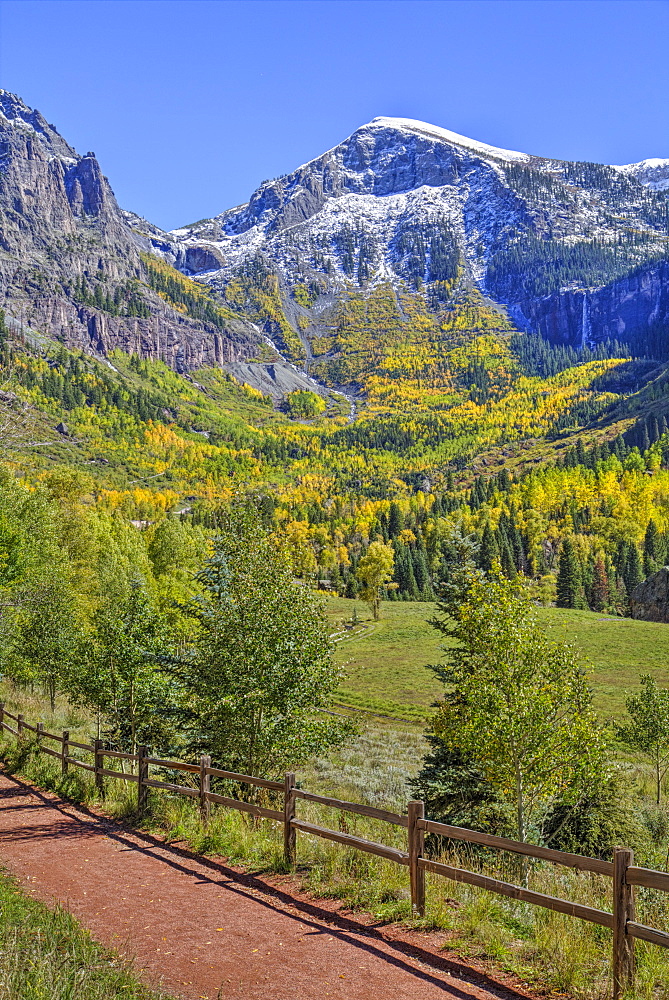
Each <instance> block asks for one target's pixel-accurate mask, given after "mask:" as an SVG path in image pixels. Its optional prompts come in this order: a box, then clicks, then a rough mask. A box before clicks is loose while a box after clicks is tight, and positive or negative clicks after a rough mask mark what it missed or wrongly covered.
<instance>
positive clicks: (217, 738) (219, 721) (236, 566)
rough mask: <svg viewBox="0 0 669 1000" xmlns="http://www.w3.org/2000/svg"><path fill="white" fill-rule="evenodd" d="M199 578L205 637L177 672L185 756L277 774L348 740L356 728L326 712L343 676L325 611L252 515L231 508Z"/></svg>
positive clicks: (198, 611)
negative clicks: (201, 755)
mask: <svg viewBox="0 0 669 1000" xmlns="http://www.w3.org/2000/svg"><path fill="white" fill-rule="evenodd" d="M198 578H199V582H200V585H201V587H202V590H203V594H202V596H201V598H199V599H198V600H196V601H195V602H194V603H193V605H192V607H191V613H192V615H193V616H194V617H195V619H196V621H197V625H198V633H197V637H196V639H195V641H194V643H193V645H192V647H191V650H190V652H189V654H188V655H185V656H182V657H181V658H179V660H178V661H174V664H173V666H172V671H171V672H172V674H173V676H174V678H175V681H176V682H177V683H178V684H179V686H180V691H181V701H180V706H181V708H180V711H181V719H182V725H183V727H184V740H185V744H186V746H185V749H187V750H190V751H192V750H196V751H198V752H200V753H211V754H212V755H213V756H214V759H215V760H216V762H217V764H219V765H221V766H223V767H225V768H227V769H229V770H233V771H237V772H242V773H246V774H256V775H261V776H270V775H271V776H273V777H279V776H280V775H281V774H282V773H283V772H284V771H285V770H286V768H288V767H291V768H292V767H295V766H297V765H299V764H300V763H301V762H302V761H304V760H305V759H307V758H309V757H311V756H313V755H314V754H317V753H322V752H324V751H325V750H326V749H327V748H328V747H331V746H335V745H338V744H340V743H341V742H343V740H344V739H345V738H346V735H347V734H348V733H349V732H350V731H351V727H350V725H349V724H348V723H347V722H344V721H342V720H339V719H335V718H333V717H331V716H329V715H322V714H319V713H320V712H321V710H323V709H327V707H328V705H329V703H330V700H331V698H332V696H333V694H334V692H335V690H336V688H337V687H338V685H339V682H340V677H341V671H340V670H339V669H338V668H337V667H336V666H335V665H334V664H333V662H332V655H331V654H332V642H331V639H330V627H329V625H328V622H327V620H326V618H325V615H324V612H323V608H322V604H321V602H320V600H319V598H318V596H317V595H316V594H314V592H313V591H312V590H310V589H309V588H308V587H305V586H304V585H302V584H300V583H295V582H294V580H293V576H292V572H291V569H290V561H289V559H288V557H287V555H286V554H284V553H282V552H281V551H278V550H277V549H276V547H275V545H274V544H273V543H272V540H271V539H270V538H269V537H268V536H267V535H265V534H264V532H263V531H262V529H261V527H260V525H259V522H258V520H257V519H256V518H255V517H254V516H253V514H252V513H250V512H247V511H245V510H243V509H233V510H232V512H231V513H230V515H229V517H228V519H227V522H226V524H225V526H224V529H223V531H222V534H221V535H220V536H218V537H217V538H216V540H215V549H214V552H213V554H212V555H211V557H210V558H209V559H208V560H207V562H206V563H205V565H204V568H203V569H202V571H201V572H200V573H199V574H198Z"/></svg>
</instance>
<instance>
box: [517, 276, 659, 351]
mask: <svg viewBox="0 0 669 1000" xmlns="http://www.w3.org/2000/svg"><path fill="white" fill-rule="evenodd" d="M523 311H524V312H525V314H526V315H527V316H528V318H529V319H530V321H531V324H532V326H533V327H534V328H535V329H536V330H537V331H538V332H539V333H541V334H542V335H543V336H544V337H546V339H547V340H550V341H551V342H552V343H554V344H571V345H576V346H579V345H581V344H582V343H584V342H589V343H591V344H592V343H597V342H600V341H604V340H607V339H611V340H613V339H618V340H625V339H627V338H628V337H629V336H630V335H632V334H633V335H635V336H636V337H641V338H643V337H644V335H646V334H648V333H650V332H651V331H652V330H653V329H658V328H660V327H662V326H667V325H669V260H664V261H659V262H657V263H654V264H647V265H645V266H644V267H639V268H637V269H635V270H634V271H633V272H632V273H631V274H629V275H626V276H625V277H624V278H620V279H618V280H617V281H612V282H611V283H610V284H608V285H604V287H603V288H597V289H595V290H594V291H585V290H578V291H565V292H559V293H556V294H555V295H550V296H547V297H546V298H542V299H539V300H535V301H531V300H530V301H526V302H525V303H524V304H523Z"/></svg>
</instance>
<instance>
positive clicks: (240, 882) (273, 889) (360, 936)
mask: <svg viewBox="0 0 669 1000" xmlns="http://www.w3.org/2000/svg"><path fill="white" fill-rule="evenodd" d="M0 773H2V774H3V776H4V777H5V778H6V779H7V780H9V781H11V782H12V783H13V784H12V786H10V788H8V789H7V788H5V789H0V812H4V811H6V810H8V809H9V810H21V809H26V810H36V809H46V808H48V809H50V810H54V811H57V812H59V813H60V814H61V817H62V821H61V822H59V823H58V824H57V825H56V827H55V828H54V825H53V823H49V824H47V823H44V824H40V825H39V826H37V827H34V826H32V825H31V827H30V830H28V829H26V830H25V832H24V833H23V834H19V835H18V836H19V837H20V836H23V837H24V839H26V840H34V841H36V840H43V839H45V838H48V839H59V838H60V839H62V838H64V837H72V838H75V837H80V836H81V833H82V828H85V829H86V833H87V834H88V835H89V836H95V835H98V836H104V837H106V838H109V839H111V840H114V841H115V842H116V843H117V844H119V845H122V846H123V848H124V849H126V850H132V851H134V852H137V853H139V854H143V855H144V856H146V857H149V858H151V859H153V860H154V861H158V862H160V863H161V864H164V865H167V866H168V867H169V868H170V869H171V870H172V871H175V872H178V873H179V874H181V875H185V876H188V877H189V878H191V879H194V880H195V881H196V882H197V883H200V884H202V883H203V882H207V883H210V884H212V885H216V886H218V887H219V888H223V889H226V890H227V891H228V892H232V893H235V894H237V895H239V896H240V897H242V898H245V899H247V900H251V901H253V902H254V903H255V904H256V905H257V906H260V907H263V908H264V909H266V910H269V911H273V912H274V913H277V914H281V915H282V916H284V917H287V918H288V919H290V920H293V921H295V922H296V923H299V924H301V925H302V926H303V927H304V928H305V931H304V933H305V935H318V934H328V935H331V936H332V937H334V938H338V939H339V940H340V941H341V942H344V943H346V944H348V945H351V946H353V947H355V948H357V949H359V950H361V951H363V952H365V953H366V954H368V955H369V957H372V958H376V959H379V960H382V961H384V962H386V963H387V964H389V965H392V966H394V967H395V968H398V969H401V970H402V971H404V972H408V973H410V974H411V975H412V976H414V977H415V978H416V980H421V981H423V982H426V983H430V984H431V985H433V986H437V987H439V988H441V989H443V990H444V992H447V993H448V994H449V995H451V996H453V997H454V998H456V1000H472V997H471V993H469V992H465V991H464V990H459V989H458V988H457V985H456V984H455V983H454V982H453V981H452V980H453V979H455V980H459V981H460V982H461V983H463V984H467V985H469V986H473V987H475V988H477V989H478V990H482V991H485V992H487V993H489V994H490V995H492V996H495V997H498V998H499V1000H527V997H528V994H525V993H522V992H520V991H518V990H516V989H514V988H513V987H512V986H508V985H506V984H503V983H500V982H498V981H497V980H495V979H492V978H490V977H489V976H488V975H486V974H485V973H483V972H478V971H476V970H474V969H472V968H471V967H470V966H468V965H465V964H464V963H460V962H458V961H457V960H454V959H452V958H446V957H444V956H441V955H439V954H437V953H436V952H434V951H431V950H429V949H427V948H424V947H421V946H420V945H418V944H414V943H411V942H408V941H401V940H397V939H393V938H390V937H387V936H386V935H384V934H383V933H382V932H381V930H380V929H379V928H380V927H381V926H383V925H382V924H380V923H379V924H368V923H362V922H360V921H357V920H356V919H355V918H354V917H351V916H349V915H345V914H342V913H339V912H336V911H332V910H328V909H326V908H324V907H321V906H319V905H318V904H317V903H316V902H314V901H311V900H308V899H304V898H303V897H301V896H300V895H294V894H292V893H291V892H290V891H289V890H287V889H285V888H282V887H280V886H277V885H276V884H274V883H273V882H272V881H271V878H270V877H269V876H268V877H265V876H264V875H263V873H262V872H239V871H236V870H235V869H233V868H230V867H228V866H227V865H226V864H224V863H223V862H220V861H216V860H215V859H213V858H208V857H204V856H203V855H198V854H195V853H193V852H192V851H189V850H187V849H186V848H184V847H180V846H177V845H175V844H169V843H166V842H165V841H164V840H161V839H160V838H158V837H155V836H153V835H152V834H149V833H146V832H144V831H141V830H137V829H135V828H133V827H132V826H130V825H129V824H125V823H123V822H121V821H116V820H113V819H111V818H110V817H107V816H101V815H99V814H97V813H95V812H94V811H93V810H92V809H90V808H88V807H87V806H85V805H81V804H79V803H74V802H70V801H68V800H66V799H62V798H60V797H58V796H56V794H55V793H46V792H44V791H43V790H42V789H39V788H36V787H35V786H34V785H31V784H29V783H27V782H25V781H24V780H22V779H21V778H18V777H16V775H13V774H9V773H8V772H7V771H6V770H5V769H4V768H3V769H2V770H1V772H0ZM26 795H30V796H33V797H36V798H37V799H38V800H39V805H33V804H31V803H26V804H25V805H23V806H21V805H19V804H16V805H15V804H12V805H10V806H7V805H6V803H7V802H8V801H9V800H11V799H13V798H17V797H19V796H26ZM12 837H13V839H16V834H13V835H12ZM0 843H1V835H0ZM202 869H205V870H206V872H207V873H210V874H205V873H204V872H203V871H202ZM216 876H219V877H216ZM257 892H261V893H262V894H263V898H259V897H258V896H257V895H255V893H257ZM286 906H290V907H291V910H290V911H287V910H286V909H285V908H284V907H286ZM404 959H412V960H414V961H417V962H420V963H422V964H423V965H425V966H429V967H431V968H432V969H434V970H435V971H439V972H442V973H446V974H448V975H449V977H451V979H450V980H449V982H444V981H443V980H442V979H438V978H436V977H435V976H433V975H431V974H430V972H429V971H428V970H427V969H420V968H416V967H415V966H414V965H411V964H409V963H408V962H407V961H405V960H404Z"/></svg>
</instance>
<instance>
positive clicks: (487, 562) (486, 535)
mask: <svg viewBox="0 0 669 1000" xmlns="http://www.w3.org/2000/svg"><path fill="white" fill-rule="evenodd" d="M498 559H499V546H498V545H497V539H496V538H495V533H494V531H493V530H492V528H491V527H490V521H486V523H485V528H484V529H483V536H482V538H481V549H480V551H479V566H480V567H481V569H482V570H485V572H486V573H490V572H491V570H492V566H493V563H494V562H495V561H496V560H498Z"/></svg>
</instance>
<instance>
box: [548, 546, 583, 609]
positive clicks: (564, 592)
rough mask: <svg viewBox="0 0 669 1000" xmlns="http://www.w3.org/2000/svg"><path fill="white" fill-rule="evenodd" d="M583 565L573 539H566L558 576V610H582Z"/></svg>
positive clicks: (561, 553) (561, 552)
mask: <svg viewBox="0 0 669 1000" xmlns="http://www.w3.org/2000/svg"><path fill="white" fill-rule="evenodd" d="M582 582H583V581H582V575H581V563H580V560H579V558H578V554H577V552H576V548H575V547H574V543H573V542H572V540H571V538H565V540H564V542H563V543H562V549H561V551H560V561H559V563H558V574H557V598H556V601H555V603H556V605H557V607H558V608H582V607H583V606H584V604H585V601H584V600H583V587H582Z"/></svg>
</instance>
